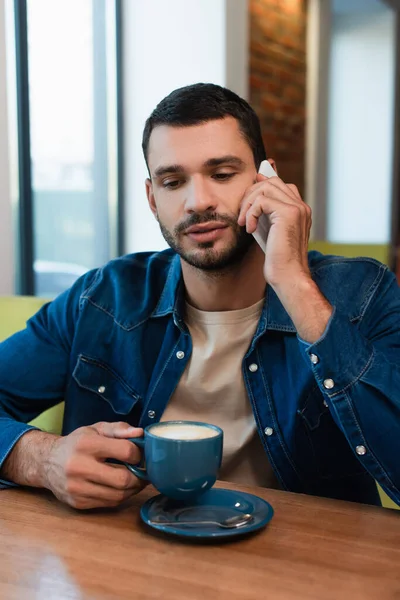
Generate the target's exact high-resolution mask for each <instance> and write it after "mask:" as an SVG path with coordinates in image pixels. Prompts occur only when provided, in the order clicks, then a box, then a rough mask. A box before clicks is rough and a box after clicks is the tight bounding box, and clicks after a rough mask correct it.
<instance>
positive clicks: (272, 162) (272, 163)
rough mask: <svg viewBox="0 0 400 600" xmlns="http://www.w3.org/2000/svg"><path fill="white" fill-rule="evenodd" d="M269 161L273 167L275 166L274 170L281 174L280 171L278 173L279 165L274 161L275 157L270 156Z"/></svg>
mask: <svg viewBox="0 0 400 600" xmlns="http://www.w3.org/2000/svg"><path fill="white" fill-rule="evenodd" d="M268 162H269V164H270V165H271V167H272V168H273V170H274V171H275V173H276V174H277V175H279V173H278V167H277V166H276V162H275V161H274V159H273V158H269V159H268Z"/></svg>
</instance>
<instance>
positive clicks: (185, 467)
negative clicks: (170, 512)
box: [124, 421, 223, 501]
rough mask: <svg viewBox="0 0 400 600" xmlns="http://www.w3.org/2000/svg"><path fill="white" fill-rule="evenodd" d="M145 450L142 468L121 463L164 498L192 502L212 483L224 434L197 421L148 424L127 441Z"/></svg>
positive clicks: (214, 426) (220, 455)
mask: <svg viewBox="0 0 400 600" xmlns="http://www.w3.org/2000/svg"><path fill="white" fill-rule="evenodd" d="M130 441H131V442H133V443H134V444H135V445H136V446H138V447H139V448H143V450H144V461H145V465H146V467H145V468H142V467H140V466H138V465H131V464H129V463H124V464H125V466H126V467H127V468H128V469H129V470H130V471H131V473H133V474H134V475H135V476H136V477H138V478H139V479H143V480H144V481H149V482H150V483H152V484H153V485H154V487H155V488H156V489H157V490H158V491H159V492H160V493H161V494H164V495H165V496H168V497H169V498H173V499H174V500H183V501H186V500H188V501H191V500H193V499H195V498H196V497H198V496H200V495H201V494H203V493H204V492H206V491H207V490H209V489H210V488H211V487H212V486H213V485H214V483H215V481H216V479H217V475H218V470H219V468H220V466H221V460H222V446H223V431H222V429H220V428H219V427H217V426H216V425H211V424H209V423H201V422H198V421H163V422H160V423H155V424H154V425H149V426H148V427H146V429H145V430H144V436H143V437H142V438H130Z"/></svg>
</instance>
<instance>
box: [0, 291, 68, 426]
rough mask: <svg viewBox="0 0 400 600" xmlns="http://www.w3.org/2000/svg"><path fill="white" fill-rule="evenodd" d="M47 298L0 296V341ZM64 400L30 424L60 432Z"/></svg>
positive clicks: (23, 326) (22, 323)
mask: <svg viewBox="0 0 400 600" xmlns="http://www.w3.org/2000/svg"><path fill="white" fill-rule="evenodd" d="M46 302H47V300H45V299H44V298H36V297H34V296H0V342H1V341H2V340H4V339H6V338H7V337H9V336H10V335H12V334H13V333H15V332H17V331H21V329H24V328H25V325H26V321H27V320H28V319H29V318H30V317H31V316H32V315H34V314H35V313H36V312H37V311H38V310H39V308H40V307H41V306H43V304H45V303H46ZM63 416H64V402H61V403H60V404H57V406H53V407H52V408H49V410H46V411H45V412H44V413H42V414H41V415H39V416H38V417H36V419H34V420H33V421H31V424H32V425H35V427H38V428H39V429H42V431H47V432H49V433H57V434H60V433H61V429H62V422H63Z"/></svg>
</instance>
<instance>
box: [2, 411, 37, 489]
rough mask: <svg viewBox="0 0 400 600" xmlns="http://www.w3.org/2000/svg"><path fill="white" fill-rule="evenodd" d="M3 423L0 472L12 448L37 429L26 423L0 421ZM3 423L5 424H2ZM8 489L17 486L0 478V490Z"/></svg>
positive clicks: (9, 420)
mask: <svg viewBox="0 0 400 600" xmlns="http://www.w3.org/2000/svg"><path fill="white" fill-rule="evenodd" d="M0 421H3V424H2V427H1V432H2V435H1V442H0V472H1V468H2V466H3V463H4V461H5V460H6V458H7V457H8V455H9V454H10V452H11V451H12V449H13V448H14V446H15V444H16V443H17V442H18V440H20V439H21V437H22V436H23V435H24V434H25V433H27V432H28V431H32V430H35V429H38V428H37V427H33V426H32V425H27V424H26V423H21V422H19V421H14V420H12V419H0ZM4 421H5V423H4ZM10 487H18V484H16V483H14V482H13V481H7V480H5V479H1V478H0V489H4V488H10Z"/></svg>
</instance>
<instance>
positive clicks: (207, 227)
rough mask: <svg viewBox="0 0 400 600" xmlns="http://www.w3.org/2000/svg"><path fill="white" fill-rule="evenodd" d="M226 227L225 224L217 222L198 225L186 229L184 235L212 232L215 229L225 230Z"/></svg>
mask: <svg viewBox="0 0 400 600" xmlns="http://www.w3.org/2000/svg"><path fill="white" fill-rule="evenodd" d="M226 227H228V225H227V224H226V223H218V222H217V221H213V222H209V223H201V224H200V225H192V227H189V228H188V229H186V231H185V233H206V232H208V231H214V230H215V229H226Z"/></svg>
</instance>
